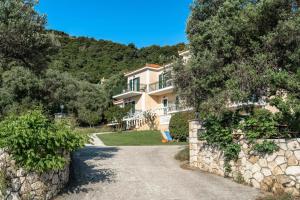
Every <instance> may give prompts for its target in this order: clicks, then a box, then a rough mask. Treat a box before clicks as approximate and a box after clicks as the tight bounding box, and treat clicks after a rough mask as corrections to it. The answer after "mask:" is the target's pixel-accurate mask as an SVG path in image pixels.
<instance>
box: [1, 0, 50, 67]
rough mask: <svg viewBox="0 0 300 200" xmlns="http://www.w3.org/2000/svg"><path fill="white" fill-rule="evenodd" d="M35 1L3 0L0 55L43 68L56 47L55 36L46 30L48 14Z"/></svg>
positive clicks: (8, 59)
mask: <svg viewBox="0 0 300 200" xmlns="http://www.w3.org/2000/svg"><path fill="white" fill-rule="evenodd" d="M35 5H36V1H34V0H26V1H25V0H1V1H0V58H1V62H4V63H10V62H12V61H15V62H18V63H20V64H22V65H24V66H25V67H28V68H30V69H33V70H34V71H36V72H40V71H41V70H43V69H45V68H46V67H47V61H48V60H49V59H48V58H49V55H51V54H52V53H53V51H54V50H55V48H54V47H55V45H54V42H55V40H54V37H53V35H51V34H49V33H47V32H46V31H45V24H46V17H45V16H43V15H40V14H38V13H37V12H36V11H35V10H34V6H35ZM4 67H8V65H6V66H4Z"/></svg>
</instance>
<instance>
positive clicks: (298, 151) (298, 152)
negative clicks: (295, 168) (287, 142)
mask: <svg viewBox="0 0 300 200" xmlns="http://www.w3.org/2000/svg"><path fill="white" fill-rule="evenodd" d="M294 154H295V157H296V158H297V160H298V161H299V160H300V150H297V151H294Z"/></svg>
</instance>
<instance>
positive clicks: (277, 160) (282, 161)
mask: <svg viewBox="0 0 300 200" xmlns="http://www.w3.org/2000/svg"><path fill="white" fill-rule="evenodd" d="M275 162H276V164H277V165H281V164H283V163H286V159H285V157H284V156H277V158H276V159H275Z"/></svg>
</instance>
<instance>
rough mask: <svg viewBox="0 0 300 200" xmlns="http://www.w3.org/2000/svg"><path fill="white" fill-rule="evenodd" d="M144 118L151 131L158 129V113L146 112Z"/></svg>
mask: <svg viewBox="0 0 300 200" xmlns="http://www.w3.org/2000/svg"><path fill="white" fill-rule="evenodd" d="M144 118H145V121H146V123H147V125H148V126H149V128H150V130H155V129H157V127H156V119H157V115H156V113H154V112H151V111H145V112H144Z"/></svg>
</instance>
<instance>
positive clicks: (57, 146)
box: [0, 110, 86, 172]
mask: <svg viewBox="0 0 300 200" xmlns="http://www.w3.org/2000/svg"><path fill="white" fill-rule="evenodd" d="M85 142H86V139H85V137H84V136H82V135H80V134H76V133H74V132H73V131H71V129H70V128H69V127H68V126H66V125H65V124H63V123H53V122H51V121H49V120H48V119H47V117H46V116H45V115H44V114H43V113H42V112H41V111H39V110H35V111H30V112H27V113H25V114H22V115H20V116H10V117H8V118H6V119H5V120H3V121H2V122H1V123H0V148H6V149H7V150H8V151H9V152H10V153H11V154H12V157H13V159H14V160H15V161H16V162H17V164H18V165H19V166H21V167H24V168H25V169H27V170H34V171H38V172H44V171H47V170H57V169H63V168H64V166H65V164H66V162H68V160H66V158H65V154H67V153H69V152H72V151H74V150H76V149H78V148H80V147H83V146H84V144H85Z"/></svg>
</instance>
